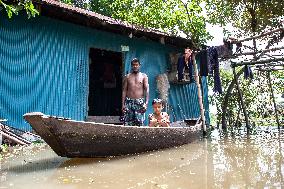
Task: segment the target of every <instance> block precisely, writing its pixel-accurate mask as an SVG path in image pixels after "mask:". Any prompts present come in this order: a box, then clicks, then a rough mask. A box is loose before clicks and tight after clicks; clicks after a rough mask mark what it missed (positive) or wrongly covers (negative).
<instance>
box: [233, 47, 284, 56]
mask: <svg viewBox="0 0 284 189" xmlns="http://www.w3.org/2000/svg"><path fill="white" fill-rule="evenodd" d="M282 49H284V47H276V48H271V49H264V50H259V51H256V52H253V51H250V52H244V53H237V54H233V56H232V58H233V57H237V56H243V55H254V54H258V53H266V52H270V51H272V52H273V51H277V50H282Z"/></svg>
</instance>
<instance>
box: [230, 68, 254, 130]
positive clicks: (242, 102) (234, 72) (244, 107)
mask: <svg viewBox="0 0 284 189" xmlns="http://www.w3.org/2000/svg"><path fill="white" fill-rule="evenodd" d="M233 74H234V79H235V82H236V84H237V90H238V93H239V96H240V100H241V105H242V108H243V113H244V116H245V120H246V127H247V129H249V128H250V126H249V121H248V114H247V109H246V105H245V103H244V99H243V95H242V92H241V89H240V85H239V82H238V78H237V76H236V70H235V67H234V66H233Z"/></svg>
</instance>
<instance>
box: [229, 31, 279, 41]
mask: <svg viewBox="0 0 284 189" xmlns="http://www.w3.org/2000/svg"><path fill="white" fill-rule="evenodd" d="M276 32H284V28H277V29H275V30H271V31H269V32H265V33H262V34H260V35H256V36H253V37H248V38H245V39H240V40H236V39H234V38H229V39H232V40H233V41H231V43H233V44H236V43H241V42H244V41H249V40H252V39H258V38H260V37H264V36H267V35H270V34H273V33H276Z"/></svg>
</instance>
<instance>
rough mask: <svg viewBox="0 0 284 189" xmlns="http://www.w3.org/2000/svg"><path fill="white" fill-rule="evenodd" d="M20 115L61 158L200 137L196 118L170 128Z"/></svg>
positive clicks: (136, 150)
mask: <svg viewBox="0 0 284 189" xmlns="http://www.w3.org/2000/svg"><path fill="white" fill-rule="evenodd" d="M24 118H25V119H26V120H27V121H28V122H29V123H30V125H31V126H32V128H33V129H34V130H35V131H36V132H37V134H38V135H39V136H41V137H42V139H43V140H44V141H45V142H46V143H47V144H48V145H49V146H50V147H51V148H52V149H53V150H54V151H55V152H56V154H57V155H59V156H62V157H106V156H118V155H127V154H135V153H142V152H147V151H153V150H158V149H163V148H169V147H174V146H180V145H183V144H187V143H190V142H192V141H194V140H196V139H198V138H200V137H201V136H202V129H201V123H200V121H199V120H197V119H194V120H186V121H180V122H175V123H173V124H172V125H171V127H167V128H165V127H147V126H143V127H137V126H123V125H114V124H104V123H95V122H84V121H74V120H69V119H65V118H59V117H54V116H48V115H44V114H42V113H40V112H33V113H27V114H25V115H24Z"/></svg>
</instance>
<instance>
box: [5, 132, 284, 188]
mask: <svg viewBox="0 0 284 189" xmlns="http://www.w3.org/2000/svg"><path fill="white" fill-rule="evenodd" d="M268 129H269V132H268V131H267V129H258V130H257V131H255V132H254V134H253V135H247V133H246V132H244V131H243V130H239V131H237V132H236V131H234V132H233V133H227V134H223V133H219V132H218V131H217V130H215V131H213V133H212V136H211V137H210V138H208V139H203V140H200V141H196V142H194V143H192V144H188V145H184V146H181V147H178V148H172V149H167V150H163V151H156V152H150V153H145V154H140V155H132V156H124V157H109V158H100V159H99V158H73V159H68V158H62V157H58V156H57V155H56V154H55V153H54V152H53V151H52V150H51V149H50V148H49V147H48V146H43V147H29V148H30V149H28V148H23V149H21V150H18V151H17V152H13V153H12V155H11V156H7V157H6V158H3V159H2V160H1V175H0V176H1V180H0V182H1V185H0V188H30V187H39V188H60V189H61V188H96V189H100V188H116V189H117V188H118V189H119V188H123V189H124V188H129V189H130V188H131V189H134V188H143V189H146V188H147V189H149V188H162V189H170V188H173V189H177V188H180V189H184V188H186V189H187V188H281V187H282V186H283V171H284V169H283V155H282V154H283V149H282V145H283V141H284V140H283V131H281V133H280V134H279V132H278V130H277V129H273V128H268ZM15 154H16V155H15Z"/></svg>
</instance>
